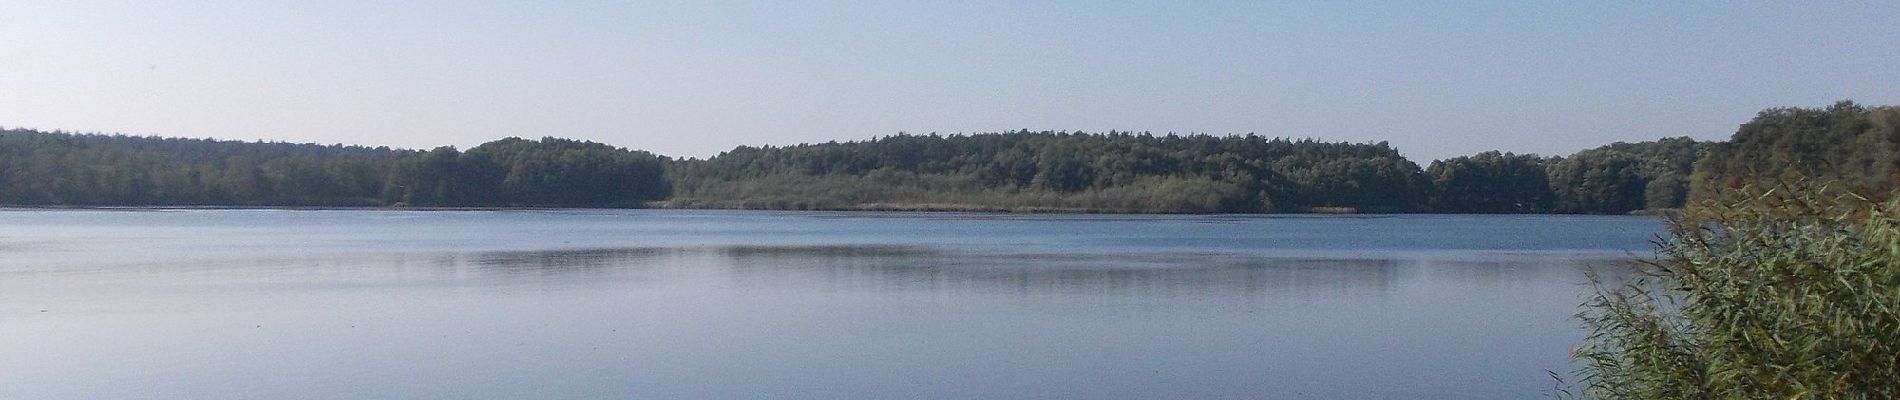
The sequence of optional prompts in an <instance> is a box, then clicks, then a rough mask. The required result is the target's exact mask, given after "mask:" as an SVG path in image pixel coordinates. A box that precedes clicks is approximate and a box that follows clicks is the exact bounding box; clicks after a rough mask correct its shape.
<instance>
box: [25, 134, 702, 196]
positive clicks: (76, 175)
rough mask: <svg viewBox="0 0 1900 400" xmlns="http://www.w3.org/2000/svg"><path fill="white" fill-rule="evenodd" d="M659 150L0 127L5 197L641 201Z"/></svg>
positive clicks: (659, 184) (656, 171) (655, 180)
mask: <svg viewBox="0 0 1900 400" xmlns="http://www.w3.org/2000/svg"><path fill="white" fill-rule="evenodd" d="M665 161H666V160H665V159H663V158H660V157H656V156H653V155H651V154H648V153H645V152H637V151H628V150H623V149H618V148H614V147H612V146H607V145H603V144H599V143H589V142H578V141H572V140H565V139H554V138H548V139H542V140H540V141H531V140H524V139H517V138H510V139H503V140H499V141H495V142H490V143H487V144H483V145H481V146H477V147H475V148H472V149H469V150H468V151H466V152H462V151H457V150H456V149H454V148H450V147H442V148H437V149H435V150H430V151H415V150H392V149H389V148H367V147H357V146H340V145H330V146H323V145H312V144H288V143H247V142H234V141H217V140H202V139H170V138H154V137H133V136H105V135H80V134H67V133H58V132H54V133H45V132H37V131H29V130H17V129H16V130H6V131H0V204H7V205H26V206H208V205H228V206H548V207H567V206H599V207H611V206H639V205H642V204H644V203H645V202H646V201H651V200H657V199H662V198H665V197H666V194H667V191H668V190H669V189H670V187H669V186H668V185H667V184H666V182H665V181H663V180H662V177H661V175H662V172H661V169H662V168H664V165H665Z"/></svg>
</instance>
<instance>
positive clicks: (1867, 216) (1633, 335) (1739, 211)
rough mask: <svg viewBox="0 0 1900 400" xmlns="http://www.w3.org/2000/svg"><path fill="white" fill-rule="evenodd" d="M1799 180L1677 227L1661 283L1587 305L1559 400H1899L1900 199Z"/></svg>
mask: <svg viewBox="0 0 1900 400" xmlns="http://www.w3.org/2000/svg"><path fill="white" fill-rule="evenodd" d="M1784 182H1785V181H1784ZM1795 182H1796V183H1794V184H1787V183H1783V184H1782V185H1781V186H1780V188H1778V189H1774V190H1766V191H1758V192H1755V193H1759V194H1757V195H1753V196H1745V197H1740V198H1731V199H1730V200H1726V201H1721V200H1709V201H1705V202H1703V203H1701V204H1700V205H1699V206H1696V207H1692V208H1691V209H1689V210H1685V212H1684V214H1683V215H1681V216H1679V217H1677V218H1675V219H1674V220H1673V221H1672V225H1673V226H1674V228H1673V232H1672V235H1673V237H1672V238H1671V239H1670V240H1668V241H1667V242H1665V243H1663V245H1662V249H1661V250H1662V252H1661V257H1660V259H1659V260H1656V262H1654V263H1653V264H1652V266H1653V268H1652V269H1651V270H1650V271H1649V272H1650V273H1648V274H1644V275H1643V277H1642V278H1639V279H1636V280H1634V281H1633V282H1625V283H1624V284H1621V285H1617V286H1615V287H1614V288H1611V289H1602V290H1599V291H1598V295H1597V296H1596V297H1595V298H1594V299H1593V300H1592V301H1591V302H1590V303H1588V304H1586V306H1585V311H1584V312H1583V313H1582V314H1580V317H1581V318H1582V319H1583V320H1584V321H1585V323H1586V325H1587V326H1588V327H1589V328H1590V329H1591V330H1592V334H1591V335H1590V336H1589V338H1588V339H1587V341H1586V342H1585V344H1584V345H1582V346H1581V347H1579V348H1578V349H1576V357H1577V359H1578V361H1579V362H1580V363H1581V364H1582V368H1581V369H1580V370H1579V371H1578V376H1577V379H1578V382H1576V383H1578V385H1575V386H1567V387H1564V388H1563V390H1562V391H1561V392H1560V393H1559V394H1560V395H1561V396H1563V397H1577V398H1591V399H1715V398H1720V399H1767V398H1773V399H1863V398H1878V399H1892V398H1900V200H1892V201H1875V200H1868V199H1867V197H1863V196H1860V195H1855V194H1852V193H1846V192H1845V191H1840V190H1829V189H1828V188H1826V187H1815V186H1810V185H1805V184H1801V183H1799V182H1800V181H1795ZM1745 191H1746V190H1745Z"/></svg>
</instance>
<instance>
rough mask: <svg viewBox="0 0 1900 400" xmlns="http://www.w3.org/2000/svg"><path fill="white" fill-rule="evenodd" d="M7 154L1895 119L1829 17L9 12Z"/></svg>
mask: <svg viewBox="0 0 1900 400" xmlns="http://www.w3.org/2000/svg"><path fill="white" fill-rule="evenodd" d="M0 15H7V16H10V17H12V18H9V20H8V23H7V24H0V34H5V35H6V36H7V37H10V38H13V39H12V40H7V41H0V50H5V51H6V54H8V55H9V57H6V58H4V59H0V71H5V73H4V74H3V75H0V89H4V90H5V91H6V92H7V93H8V94H9V95H10V96H3V97H0V126H7V127H23V128H35V129H46V130H55V129H57V130H67V131H81V132H101V133H124V134H132V135H158V136H166V137H193V138H207V137H208V138H218V139H228V140H244V141H251V140H266V141H283V142H297V143H324V144H329V143H342V144H354V145H366V146H391V147H401V148H418V149H423V148H430V147H434V146H439V145H454V146H457V147H459V148H468V147H470V146H473V145H476V144H480V143H482V142H486V141H490V140H494V139H498V138H502V137H509V136H519V137H542V136H556V137H567V138H574V139H583V140H591V141H597V142H602V143H607V144H611V145H615V146H621V147H627V148H633V149H641V150H647V151H652V152H654V153H656V154H662V155H667V156H674V157H701V158H703V157H707V156H711V155H713V154H717V153H719V152H723V151H726V150H730V149H732V148H733V147H735V146H740V145H748V146H759V145H793V144H798V143H822V142H826V141H833V140H835V141H841V142H842V141H853V140H865V139H870V138H873V137H877V136H888V135H893V134H896V133H898V132H909V133H912V134H929V133H933V132H935V133H943V134H952V133H984V132H1001V131H1014V130H1017V129H1029V130H1032V131H1041V130H1068V131H1087V132H1106V131H1109V130H1121V131H1135V132H1141V131H1149V132H1154V133H1156V134H1166V133H1170V132H1174V133H1181V134H1190V133H1205V134H1212V135H1227V134H1247V133H1253V134H1258V135H1261V136H1268V137H1288V138H1314V139H1318V140H1324V141H1342V142H1371V141H1388V142H1390V143H1391V144H1392V145H1393V146H1395V147H1397V148H1398V149H1399V150H1400V151H1402V152H1403V153H1404V154H1405V155H1406V156H1407V157H1408V158H1411V159H1413V160H1415V161H1420V162H1425V161H1429V160H1433V159H1443V158H1448V157H1455V156H1459V155H1467V154H1472V153H1476V152H1479V151H1486V150H1502V151H1511V152H1516V153H1538V154H1545V155H1567V154H1570V153H1572V152H1575V151H1577V150H1582V149H1586V148H1591V147H1597V146H1601V145H1604V144H1609V143H1612V142H1617V141H1630V142H1634V141H1645V140H1654V139H1657V138H1662V137H1676V136H1688V137H1693V138H1696V139H1698V140H1720V139H1724V138H1727V137H1728V136H1729V134H1731V133H1733V131H1734V129H1735V126H1736V125H1737V124H1740V123H1742V122H1745V121H1747V120H1748V119H1749V118H1751V117H1752V116H1754V115H1755V113H1756V112H1758V111H1760V110H1762V109H1764V108H1771V107H1781V106H1803V107H1814V106H1825V105H1827V104H1831V103H1833V102H1835V101H1838V100H1843V99H1851V100H1854V101H1857V102H1860V103H1863V104H1896V103H1900V69H1894V68H1891V67H1890V66H1888V65H1887V64H1889V63H1891V61H1892V60H1895V59H1900V34H1897V33H1896V32H1894V29H1893V28H1892V24H1891V21H1895V20H1900V19H1897V18H1896V17H1900V9H1896V8H1895V7H1883V6H1882V4H1879V3H1873V2H1869V3H1846V2H1841V3H1831V4H1759V3H1757V4H1731V3H1728V2H1700V3H1696V4H1671V5H1650V4H1626V5H1614V6H1608V5H1598V4H1556V3H1547V4H1516V3H1498V4H1484V5H1469V4H1458V5H1437V6H1430V7H1428V6H1416V5H1400V4H1350V5H1348V4H1328V3H1306V4H1291V5H1260V4H1251V3H1196V4H1185V5H1184V4H1169V3H1162V4H1132V5H1114V6H1107V5H1098V4H1091V3H1072V2H1059V3H1038V4H1017V3H979V4H961V5H949V4H876V3H870V4H854V3H823V4H815V3H804V4H778V3H724V4H708V3H691V4H587V5H568V4H563V5H542V4H537V3H526V2H524V3H511V2H480V3H462V2H453V3H434V4H402V5H388V4H377V3H368V2H364V3H324V4H302V3H274V4H236V5H233V4H219V5H212V4H183V5H177V4H170V5H151V4H141V3H119V4H68V3H27V4H6V5H0Z"/></svg>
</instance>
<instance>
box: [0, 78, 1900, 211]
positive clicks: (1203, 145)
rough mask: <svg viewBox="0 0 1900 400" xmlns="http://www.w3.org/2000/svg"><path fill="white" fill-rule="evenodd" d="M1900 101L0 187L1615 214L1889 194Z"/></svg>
mask: <svg viewBox="0 0 1900 400" xmlns="http://www.w3.org/2000/svg"><path fill="white" fill-rule="evenodd" d="M1897 127H1900V107H1891V106H1889V107H1868V106H1862V105H1858V104H1854V103H1853V102H1848V101H1843V102H1839V103H1836V104H1834V105H1832V106H1828V107H1821V108H1799V107H1788V108H1774V109H1768V110H1764V111H1762V112H1760V113H1759V114H1758V115H1757V116H1756V117H1755V118H1754V119H1753V120H1750V121H1747V122H1746V123H1744V124H1742V125H1741V127H1740V128H1739V129H1738V130H1737V131H1736V132H1735V134H1734V136H1733V137H1731V138H1730V139H1729V140H1728V141H1724V142H1707V141H1696V140H1692V139H1689V138H1686V137H1678V138H1665V139H1660V140H1656V141H1649V142H1641V143H1615V144H1611V145H1607V146H1603V147H1598V148H1594V149H1588V150H1584V151H1580V152H1577V153H1575V154H1571V155H1567V156H1540V155H1535V154H1513V153H1505V152H1497V151H1490V152H1484V153H1479V154H1475V155H1470V156H1463V157H1456V158H1451V159H1446V160H1437V161H1433V162H1431V163H1430V164H1429V165H1427V166H1423V167H1421V166H1420V165H1419V164H1418V163H1416V162H1413V161H1411V160H1407V159H1406V158H1404V157H1402V156H1401V155H1400V153H1399V151H1398V150H1397V149H1395V148H1393V147H1392V146H1391V145H1389V144H1387V143H1384V142H1378V143H1336V142H1322V141H1316V140H1310V139H1308V140H1290V139H1281V138H1266V137H1260V136H1255V135H1245V136H1209V135H1173V134H1169V135H1154V134H1150V133H1131V132H1114V131H1111V132H1107V133H1077V132H1054V131H1043V132H1030V131H1026V130H1025V131H1015V132H1002V133H987V134H973V135H947V136H945V135H934V134H933V135H911V134H898V135H894V136H887V137H881V138H877V139H872V140H868V141H858V142H844V143H837V142H832V143H822V144H804V145H797V146H787V147H771V146H767V147H739V148H736V149H733V150H731V151H727V152H725V153H721V154H719V155H716V156H713V157H710V158H706V159H696V158H687V159H676V158H669V157H664V156H659V155H654V154H652V153H649V152H646V151H639V150H632V149H626V148H619V147H615V146H610V145H606V144H601V143H594V142H585V141H576V140H568V139H560V138H552V137H549V138H542V139H539V140H530V139H521V138H507V139H502V140H497V141H494V142H489V143H486V144H482V145H480V146H476V147H473V148H469V149H467V150H458V149H456V148H454V147H439V148H435V149H432V150H407V149H392V148H388V147H375V148H371V147H362V146H345V145H317V144H292V143H268V142H242V141H222V140H210V139H183V138H161V137H143V136H125V135H101V134H75V133H66V132H59V131H52V132H46V131H37V130H29V129H8V130H0V205H6V206H33V207H42V206H71V207H90V206H157V207H170V206H239V207H248V206H264V207H270V206H290V207H673V208H746V209H796V210H958V211H1013V212H1114V213H1273V212H1441V213H1581V214H1625V213H1632V212H1643V211H1656V210H1666V209H1674V208H1680V207H1682V206H1683V205H1684V204H1685V203H1686V202H1689V201H1695V200H1696V199H1707V198H1712V197H1713V196H1714V194H1715V193H1719V192H1721V191H1723V190H1725V189H1726V188H1735V187H1740V186H1742V185H1746V184H1749V183H1752V182H1751V181H1752V180H1757V179H1764V177H1768V178H1776V177H1801V178H1804V179H1806V178H1825V180H1828V181H1837V182H1841V184H1843V185H1847V186H1848V188H1847V189H1849V190H1853V191H1855V192H1858V193H1868V194H1870V195H1872V196H1881V197H1884V196H1885V194H1887V193H1891V192H1892V190H1893V188H1894V187H1895V182H1896V181H1900V129H1897Z"/></svg>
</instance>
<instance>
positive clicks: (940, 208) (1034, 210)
mask: <svg viewBox="0 0 1900 400" xmlns="http://www.w3.org/2000/svg"><path fill="white" fill-rule="evenodd" d="M666 203H668V202H651V203H648V204H646V205H645V206H643V207H398V206H270V205H255V206H236V205H187V206H44V205H0V212H15V211H164V210H181V211H192V210H284V211H570V210H572V211H578V210H684V211H690V210H702V211H824V212H915V213H981V214H1026V215H1034V214H1046V215H1062V214H1067V215H1304V216H1326V215H1341V216H1345V215H1390V214H1417V215H1571V216H1589V215H1600V216H1649V217H1666V216H1671V215H1675V214H1676V213H1678V211H1677V210H1674V209H1666V210H1638V211H1635V212H1631V213H1628V214H1564V213H1442V212H1360V211H1359V210H1355V209H1350V208H1339V207H1316V208H1313V209H1309V210H1305V211H1295V212H1270V213H1234V212H1156V211H1116V210H1100V209H1086V208H1061V207H1004V206H982V205H973V204H959V203H867V204H858V205H852V206H842V207H810V208H766V207H744V206H737V205H731V206H728V205H720V204H703V203H701V204H692V205H685V206H682V205H675V204H666Z"/></svg>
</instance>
